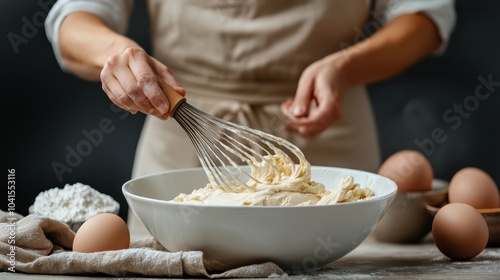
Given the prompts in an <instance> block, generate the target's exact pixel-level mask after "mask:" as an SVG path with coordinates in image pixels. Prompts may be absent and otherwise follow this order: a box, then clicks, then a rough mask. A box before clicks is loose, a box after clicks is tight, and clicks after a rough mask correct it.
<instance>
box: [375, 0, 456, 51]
mask: <svg viewBox="0 0 500 280" xmlns="http://www.w3.org/2000/svg"><path fill="white" fill-rule="evenodd" d="M372 1H373V0H372ZM375 1H377V2H376V5H375V9H374V15H373V18H374V20H376V21H378V22H379V23H380V24H382V25H385V24H387V23H389V22H390V21H391V20H393V19H394V18H396V17H397V16H400V15H402V14H408V13H419V12H422V13H425V14H426V15H427V16H428V17H429V18H430V19H431V20H433V21H434V23H435V24H436V27H437V28H438V30H439V34H440V35H441V39H442V40H443V41H442V44H441V46H440V47H439V48H438V49H437V50H436V51H434V53H433V54H434V55H440V54H442V53H443V52H444V51H445V50H446V48H447V46H448V42H449V40H450V37H451V33H452V31H453V29H454V28H455V24H456V12H455V1H454V0H375Z"/></svg>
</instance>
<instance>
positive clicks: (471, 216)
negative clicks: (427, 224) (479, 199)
mask: <svg viewBox="0 0 500 280" xmlns="http://www.w3.org/2000/svg"><path fill="white" fill-rule="evenodd" d="M432 238H433V239H434V243H435V244H436V247H437V248H438V249H439V251H441V253H443V254H444V255H445V256H447V257H449V258H450V259H453V260H470V259H472V258H474V257H475V256H477V255H479V253H481V252H482V251H483V250H484V248H485V247H486V244H487V243H488V238H489V232H488V225H487V224H486V220H485V219H484V217H483V216H482V215H481V214H480V213H479V211H477V210H476V209H475V208H474V207H472V206H470V205H468V204H465V203H449V204H446V205H445V206H443V207H441V208H440V209H439V210H438V211H437V213H436V215H435V216H434V220H433V222H432Z"/></svg>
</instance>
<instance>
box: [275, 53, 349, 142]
mask: <svg viewBox="0 0 500 280" xmlns="http://www.w3.org/2000/svg"><path fill="white" fill-rule="evenodd" d="M345 62H346V57H345V56H343V55H342V54H341V53H335V54H332V55H330V56H327V57H325V58H323V59H321V60H318V61H316V62H314V63H313V64H311V65H310V66H309V67H307V68H306V69H305V70H304V72H303V73H302V76H301V77H300V79H299V83H298V87H297V92H296V94H295V98H293V99H289V100H287V101H285V102H283V104H282V105H281V110H282V113H283V115H284V117H285V120H286V122H287V124H286V128H287V129H288V130H289V131H294V132H297V133H298V134H300V135H302V136H304V137H315V136H317V135H318V134H320V133H321V132H323V131H324V130H326V129H327V128H328V127H329V126H330V125H332V124H333V123H334V122H335V121H337V120H339V119H340V118H341V117H342V107H341V99H342V94H343V93H344V92H345V91H346V90H347V85H348V81H347V80H346V78H347V77H345V76H346V75H345V74H344V73H343V71H342V69H343V66H344V65H345ZM313 101H314V102H315V103H316V106H313V107H311V102H313Z"/></svg>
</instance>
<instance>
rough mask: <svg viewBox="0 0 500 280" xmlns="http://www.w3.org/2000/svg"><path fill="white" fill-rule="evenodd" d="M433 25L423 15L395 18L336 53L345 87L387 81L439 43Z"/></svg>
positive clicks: (439, 38)
mask: <svg viewBox="0 0 500 280" xmlns="http://www.w3.org/2000/svg"><path fill="white" fill-rule="evenodd" d="M441 41H442V40H441V37H440V35H439V32H438V29H437V28H436V26H435V25H434V23H433V22H432V21H431V20H430V19H429V18H428V17H427V16H425V15H423V14H408V15H403V16H400V17H398V18H395V19H394V20H393V21H392V22H390V23H389V24H388V25H386V26H385V27H384V28H382V29H381V30H379V31H378V32H376V33H375V34H373V35H372V36H371V37H369V38H368V39H366V40H364V41H361V42H360V43H358V44H356V45H353V46H351V47H349V48H346V49H344V50H342V51H340V52H339V53H338V54H337V55H342V56H343V58H344V59H342V61H343V63H342V66H341V67H342V68H343V70H344V71H343V72H344V77H345V78H346V80H347V81H346V82H347V84H348V87H352V86H356V85H362V84H367V83H372V82H377V81H380V80H384V79H386V78H390V77H392V76H394V75H396V74H399V73H401V72H402V71H404V70H406V69H407V68H409V67H410V66H411V65H413V64H415V63H416V62H418V61H419V60H421V59H422V58H424V57H425V56H427V55H429V54H430V53H431V52H432V51H434V50H436V49H437V48H438V47H439V46H440V44H441Z"/></svg>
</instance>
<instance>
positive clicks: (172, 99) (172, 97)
mask: <svg viewBox="0 0 500 280" xmlns="http://www.w3.org/2000/svg"><path fill="white" fill-rule="evenodd" d="M156 78H157V79H158V84H159V85H160V87H161V89H162V90H163V92H164V93H165V95H166V96H167V99H168V103H169V104H170V110H169V111H168V115H169V116H172V115H173V114H174V113H175V110H177V107H179V105H181V103H182V102H184V101H186V98H185V97H184V96H182V95H180V94H179V93H178V92H177V91H175V89H173V88H172V86H170V85H169V84H167V82H165V81H164V80H163V78H162V77H160V76H157V77H156Z"/></svg>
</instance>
